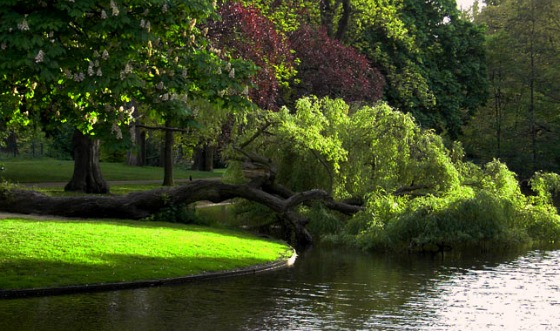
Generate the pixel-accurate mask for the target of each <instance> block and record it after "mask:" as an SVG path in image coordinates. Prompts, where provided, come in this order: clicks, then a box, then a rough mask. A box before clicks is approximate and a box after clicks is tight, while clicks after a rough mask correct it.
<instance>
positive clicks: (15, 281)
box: [0, 219, 291, 290]
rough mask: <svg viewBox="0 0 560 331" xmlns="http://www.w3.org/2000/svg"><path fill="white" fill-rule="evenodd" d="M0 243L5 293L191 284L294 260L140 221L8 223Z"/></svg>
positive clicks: (275, 251) (221, 237) (219, 236)
mask: <svg viewBox="0 0 560 331" xmlns="http://www.w3.org/2000/svg"><path fill="white" fill-rule="evenodd" d="M0 238H1V240H0V252H1V255H2V259H1V260H0V266H1V268H0V276H1V277H0V289H2V290H6V289H21V288H43V287H53V286H69V285H86V284H98V283H112V282H123V281H140V280H154V279H163V278H170V277H183V276H187V275H193V274H199V273H203V272H208V271H220V270H231V269H236V268H240V267H247V266H252V265H255V264H259V263H267V262H271V261H274V260H277V259H280V258H287V257H289V256H290V255H291V249H290V248H289V247H287V246H286V245H285V244H283V243H280V242H273V241H266V240H263V239H259V238H255V237H253V236H251V235H248V234H245V233H241V232H233V231H228V230H223V229H222V230H218V229H209V228H204V227H199V226H184V225H177V224H170V223H157V224H155V223H147V222H138V221H134V222H133V221H130V222H122V221H120V222H111V221H53V220H21V219H5V220H2V222H0ZM257 247H258V248H257Z"/></svg>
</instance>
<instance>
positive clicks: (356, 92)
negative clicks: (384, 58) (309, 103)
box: [290, 24, 385, 103]
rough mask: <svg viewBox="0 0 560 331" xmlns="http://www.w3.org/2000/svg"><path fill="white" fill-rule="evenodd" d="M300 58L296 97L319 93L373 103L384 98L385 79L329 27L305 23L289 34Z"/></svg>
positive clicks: (320, 95) (324, 95)
mask: <svg viewBox="0 0 560 331" xmlns="http://www.w3.org/2000/svg"><path fill="white" fill-rule="evenodd" d="M290 44H291V46H292V47H293V49H294V50H295V54H296V56H297V57H298V59H299V65H298V67H297V70H298V74H297V81H298V83H297V84H294V86H293V88H294V89H296V92H295V95H296V96H297V97H302V96H307V95H316V96H319V97H331V98H342V99H344V100H345V101H346V102H354V101H365V102H369V103H372V102H374V101H377V100H379V99H380V98H381V96H382V94H383V87H384V83H385V80H384V78H383V76H382V75H381V73H380V72H379V70H377V69H376V68H373V67H372V66H371V64H370V63H369V61H368V59H367V58H366V57H365V56H364V55H362V54H360V53H359V52H358V51H357V50H356V49H354V48H352V47H350V46H346V45H344V44H342V43H341V42H340V41H338V40H336V39H333V38H331V37H329V36H328V34H327V32H326V30H324V29H321V28H313V27H311V26H309V25H306V24H302V25H300V27H299V28H298V29H297V30H296V31H294V32H293V33H292V34H291V35H290Z"/></svg>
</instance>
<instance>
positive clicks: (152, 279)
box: [0, 254, 288, 298]
mask: <svg viewBox="0 0 560 331" xmlns="http://www.w3.org/2000/svg"><path fill="white" fill-rule="evenodd" d="M287 259H288V258H286V259H285V260H278V261H274V262H269V261H265V260H261V259H256V258H241V259H234V258H207V257H188V258H186V257H169V258H161V257H145V256H135V255H119V254H111V255H104V256H102V257H100V258H99V261H97V262H96V264H83V263H65V262H56V261H47V260H39V259H27V258H21V259H13V260H11V261H9V262H1V263H0V298H21V297H27V296H44V295H61V294H71V293H80V292H93V291H108V290H119V289H132V288H140V287H151V286H159V285H168V284H181V283H186V282H190V281H195V280H202V279H213V278H222V277H228V276H234V275H243V274H254V273H257V272H262V271H268V270H274V269H279V268H282V267H285V266H287V262H286V260H287Z"/></svg>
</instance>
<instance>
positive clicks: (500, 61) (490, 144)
mask: <svg viewBox="0 0 560 331" xmlns="http://www.w3.org/2000/svg"><path fill="white" fill-rule="evenodd" d="M559 15H560V4H558V3H557V2H556V1H547V0H545V1H532V0H519V1H517V0H506V1H500V2H499V3H496V4H493V3H488V4H487V6H485V7H483V8H482V10H481V12H480V13H479V14H478V15H476V16H475V19H476V21H477V22H479V23H481V24H485V25H486V26H487V27H488V28H487V49H488V64H489V77H490V88H491V90H490V91H491V93H490V100H489V103H488V105H487V106H486V107H484V108H481V110H480V112H479V113H478V114H477V116H476V117H475V118H474V119H473V125H471V126H469V127H467V129H466V133H467V135H466V137H465V142H466V146H467V151H468V152H469V153H470V154H472V155H473V156H474V157H476V158H478V159H480V160H481V161H486V160H489V159H491V158H492V157H500V158H501V159H502V160H504V161H506V162H507V163H508V165H509V166H510V167H511V168H512V169H514V170H515V171H516V172H518V173H519V174H520V175H521V176H522V177H524V178H527V177H529V176H530V175H531V174H532V173H533V172H535V171H537V170H548V171H558V170H559V169H560V158H559V155H560V149H559V147H558V145H559V144H558V137H559V136H558V132H559V130H560V121H559V119H558V113H559V111H560V95H559V92H558V91H559V90H560V86H559V81H560V71H559V67H560V55H559V54H560V52H559V51H560V48H559V46H558V45H559V42H560V40H559V37H558V33H557V32H558V31H559V26H558V17H559Z"/></svg>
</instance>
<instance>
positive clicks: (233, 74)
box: [229, 68, 235, 78]
mask: <svg viewBox="0 0 560 331" xmlns="http://www.w3.org/2000/svg"><path fill="white" fill-rule="evenodd" d="M229 78H235V68H231V71H230V72H229Z"/></svg>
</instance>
